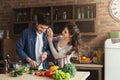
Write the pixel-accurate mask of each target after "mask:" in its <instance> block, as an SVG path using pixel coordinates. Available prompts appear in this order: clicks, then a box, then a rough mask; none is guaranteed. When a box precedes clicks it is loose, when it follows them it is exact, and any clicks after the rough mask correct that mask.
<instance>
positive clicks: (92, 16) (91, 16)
mask: <svg viewBox="0 0 120 80" xmlns="http://www.w3.org/2000/svg"><path fill="white" fill-rule="evenodd" d="M91 18H93V7H92V6H91Z"/></svg>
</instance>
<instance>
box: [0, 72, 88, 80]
mask: <svg viewBox="0 0 120 80" xmlns="http://www.w3.org/2000/svg"><path fill="white" fill-rule="evenodd" d="M89 75H90V72H83V71H82V72H81V71H77V73H76V75H75V77H74V78H71V79H70V80H78V79H79V80H86V78H87V77H88V76H89ZM0 80H54V79H52V78H49V77H45V76H44V77H40V76H36V75H31V74H27V73H24V74H23V75H22V76H18V77H10V75H9V74H0Z"/></svg>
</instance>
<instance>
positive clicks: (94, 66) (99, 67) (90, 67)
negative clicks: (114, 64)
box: [74, 64, 103, 80]
mask: <svg viewBox="0 0 120 80" xmlns="http://www.w3.org/2000/svg"><path fill="white" fill-rule="evenodd" d="M74 65H75V67H76V68H77V69H81V70H97V71H98V80H102V68H103V65H98V64H74Z"/></svg>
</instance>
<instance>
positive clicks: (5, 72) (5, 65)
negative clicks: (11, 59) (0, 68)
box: [4, 59, 8, 74]
mask: <svg viewBox="0 0 120 80" xmlns="http://www.w3.org/2000/svg"><path fill="white" fill-rule="evenodd" d="M7 73H8V62H7V60H6V59H5V60H4V74H7Z"/></svg>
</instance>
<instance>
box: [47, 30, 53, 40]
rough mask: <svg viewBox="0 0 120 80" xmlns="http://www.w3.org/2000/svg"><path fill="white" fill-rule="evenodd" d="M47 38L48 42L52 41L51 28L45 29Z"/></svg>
mask: <svg viewBox="0 0 120 80" xmlns="http://www.w3.org/2000/svg"><path fill="white" fill-rule="evenodd" d="M47 39H48V42H52V40H53V31H52V29H51V28H49V29H48V30H47Z"/></svg>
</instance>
